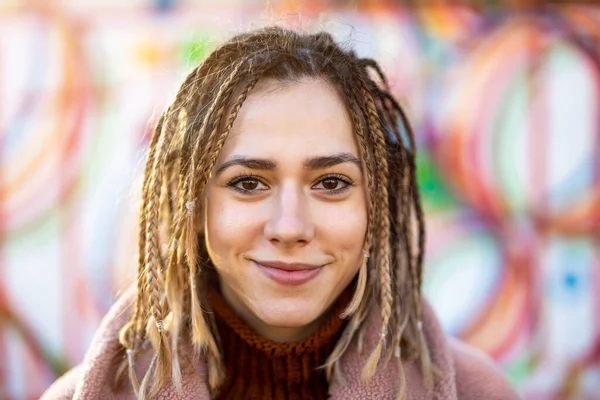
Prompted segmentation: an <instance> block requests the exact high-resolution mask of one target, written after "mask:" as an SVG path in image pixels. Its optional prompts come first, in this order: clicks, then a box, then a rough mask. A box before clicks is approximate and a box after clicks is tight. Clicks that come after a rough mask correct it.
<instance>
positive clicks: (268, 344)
mask: <svg viewBox="0 0 600 400" xmlns="http://www.w3.org/2000/svg"><path fill="white" fill-rule="evenodd" d="M348 301H349V298H348V296H347V293H346V292H344V293H343V294H342V295H341V296H340V298H339V299H338V302H337V303H336V304H335V305H334V307H333V309H332V311H331V313H330V314H329V316H328V317H327V319H326V320H325V321H323V323H322V324H321V326H320V327H319V328H318V329H317V330H316V331H315V332H314V333H313V334H312V335H311V336H309V337H307V338H306V339H303V340H300V341H297V342H291V343H278V342H273V341H271V340H268V339H265V338H263V337H261V336H259V335H258V334H257V333H255V332H254V331H253V330H252V329H251V328H250V327H248V326H247V325H246V324H245V323H244V322H243V321H242V320H241V319H240V318H239V317H238V316H237V314H236V313H235V312H234V311H233V310H232V309H231V308H230V307H229V305H228V304H227V303H226V302H225V300H224V299H223V297H222V296H221V295H220V294H219V293H217V292H213V293H211V296H210V302H211V304H212V307H213V309H214V311H215V316H216V317H217V318H216V321H217V328H218V330H219V335H220V338H221V344H222V346H223V352H224V356H225V365H226V376H227V381H226V382H225V384H224V385H223V386H222V387H221V389H220V391H219V395H218V397H217V399H218V400H226V399H227V400H230V399H235V400H244V399H248V400H249V399H252V400H259V399H260V400H263V399H265V400H266V399H269V400H282V399H286V400H296V399H298V400H300V399H311V400H320V399H327V390H328V384H327V381H326V379H325V372H324V371H323V370H322V369H319V370H317V367H319V366H321V365H323V364H324V363H325V361H326V360H327V356H328V355H329V354H330V353H331V352H332V351H333V348H334V347H335V343H336V342H337V340H338V339H339V337H340V334H341V332H342V329H343V326H344V321H343V320H342V319H340V318H339V315H340V314H341V312H342V311H343V310H344V307H345V306H346V305H347V304H348Z"/></svg>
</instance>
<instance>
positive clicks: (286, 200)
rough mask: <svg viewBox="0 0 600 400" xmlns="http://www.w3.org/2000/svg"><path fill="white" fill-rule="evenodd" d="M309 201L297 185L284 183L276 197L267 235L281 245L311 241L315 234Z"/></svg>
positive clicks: (289, 245)
mask: <svg viewBox="0 0 600 400" xmlns="http://www.w3.org/2000/svg"><path fill="white" fill-rule="evenodd" d="M308 201H309V199H308V198H306V195H305V194H303V193H302V190H301V189H299V188H297V187H296V186H295V185H291V184H290V185H282V186H281V190H280V191H279V193H278V194H277V196H275V197H274V199H273V203H272V208H271V210H270V215H269V219H268V220H267V222H266V224H265V229H264V231H265V236H266V237H267V239H268V240H269V241H270V242H271V243H273V244H275V245H279V246H284V247H294V246H298V245H299V246H303V245H305V244H307V243H309V242H310V241H311V240H312V239H313V238H314V235H315V230H314V226H313V224H312V223H311V221H310V218H309V215H308V214H309V213H308Z"/></svg>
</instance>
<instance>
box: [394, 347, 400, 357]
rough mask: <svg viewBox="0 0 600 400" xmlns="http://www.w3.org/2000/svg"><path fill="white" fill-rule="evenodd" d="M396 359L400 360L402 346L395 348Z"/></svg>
mask: <svg viewBox="0 0 600 400" xmlns="http://www.w3.org/2000/svg"><path fill="white" fill-rule="evenodd" d="M394 357H396V358H400V346H396V347H394Z"/></svg>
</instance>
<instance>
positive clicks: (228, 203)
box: [205, 195, 260, 268]
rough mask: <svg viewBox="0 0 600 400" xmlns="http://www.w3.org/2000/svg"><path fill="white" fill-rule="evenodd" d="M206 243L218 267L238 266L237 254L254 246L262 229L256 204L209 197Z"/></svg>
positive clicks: (206, 216) (222, 197) (215, 196)
mask: <svg viewBox="0 0 600 400" xmlns="http://www.w3.org/2000/svg"><path fill="white" fill-rule="evenodd" d="M205 218H206V224H205V233H206V242H207V247H208V251H209V255H210V257H211V259H212V260H213V262H214V264H215V266H216V267H217V268H223V267H234V266H235V262H234V261H235V260H234V259H235V257H236V256H237V255H239V254H242V253H244V252H245V251H246V250H247V249H250V248H251V247H252V245H253V242H254V240H256V238H257V237H259V235H258V234H257V233H258V232H260V223H259V214H258V213H257V212H253V210H252V207H249V205H248V204H245V203H241V202H239V201H232V200H231V199H227V198H226V196H218V195H214V196H211V197H209V198H208V201H207V210H206V214H205Z"/></svg>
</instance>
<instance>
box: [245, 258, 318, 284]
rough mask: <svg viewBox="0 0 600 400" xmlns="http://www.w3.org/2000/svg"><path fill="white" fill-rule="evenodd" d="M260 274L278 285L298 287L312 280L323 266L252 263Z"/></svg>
mask: <svg viewBox="0 0 600 400" xmlns="http://www.w3.org/2000/svg"><path fill="white" fill-rule="evenodd" d="M254 264H255V265H256V267H257V268H258V270H259V271H260V272H262V273H263V274H265V276H267V277H268V278H270V279H271V280H273V281H274V282H276V283H278V284H280V285H286V286H299V285H302V284H304V283H306V282H308V281H310V280H312V279H314V278H315V277H316V276H317V275H319V273H320V272H321V271H322V270H323V266H316V265H307V264H296V263H293V264H288V263H281V262H266V261H260V262H259V261H254Z"/></svg>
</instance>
